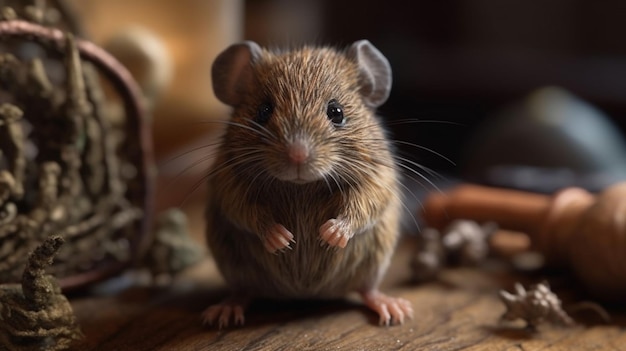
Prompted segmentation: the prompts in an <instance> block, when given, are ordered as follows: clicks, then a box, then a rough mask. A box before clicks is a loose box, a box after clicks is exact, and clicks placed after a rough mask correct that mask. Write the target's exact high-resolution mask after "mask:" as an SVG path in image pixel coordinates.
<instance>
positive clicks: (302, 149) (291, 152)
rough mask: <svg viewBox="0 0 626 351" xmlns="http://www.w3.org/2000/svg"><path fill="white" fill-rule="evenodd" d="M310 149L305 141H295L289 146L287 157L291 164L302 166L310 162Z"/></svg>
mask: <svg viewBox="0 0 626 351" xmlns="http://www.w3.org/2000/svg"><path fill="white" fill-rule="evenodd" d="M310 153H311V151H310V147H309V145H308V143H306V142H304V141H303V140H294V141H293V142H291V143H289V145H287V157H288V159H289V162H291V163H292V164H295V165H301V164H304V163H306V162H307V161H308V160H309V156H310Z"/></svg>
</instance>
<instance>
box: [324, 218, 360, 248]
mask: <svg viewBox="0 0 626 351" xmlns="http://www.w3.org/2000/svg"><path fill="white" fill-rule="evenodd" d="M351 237H352V232H351V231H350V230H349V228H348V225H347V223H346V222H345V221H343V220H340V219H334V218H333V219H329V220H328V221H326V223H324V224H322V226H321V227H320V240H321V241H322V243H326V244H328V245H329V246H331V247H339V248H345V247H346V246H347V245H348V240H350V238H351Z"/></svg>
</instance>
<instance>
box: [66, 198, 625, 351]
mask: <svg viewBox="0 0 626 351" xmlns="http://www.w3.org/2000/svg"><path fill="white" fill-rule="evenodd" d="M191 209H192V211H191V212H192V213H191V220H192V226H191V227H192V228H193V230H194V231H200V232H201V230H202V229H201V227H202V225H201V218H200V217H201V216H200V215H199V213H201V210H199V209H198V208H196V207H194V206H191ZM414 246H415V243H414V240H412V239H411V238H410V237H407V238H405V239H404V240H403V242H402V243H401V245H400V246H399V249H398V252H397V254H396V255H395V257H394V260H393V263H392V266H391V268H390V271H389V273H388V275H387V277H386V279H385V282H384V284H383V289H384V290H385V291H386V292H388V293H391V294H394V295H397V296H402V297H404V298H406V299H408V300H410V301H411V302H412V303H413V305H414V308H415V317H414V319H413V320H410V321H408V322H407V323H405V324H404V325H401V326H393V327H380V326H378V325H377V324H376V323H377V316H376V315H375V314H374V313H372V312H371V311H369V310H367V309H366V308H364V307H363V306H362V305H361V303H360V301H359V300H358V298H357V297H356V296H348V297H347V298H346V299H343V300H333V301H295V302H293V301H292V302H284V301H282V302H281V301H257V302H256V303H254V304H253V305H252V306H251V308H250V310H249V311H248V313H247V315H246V325H245V326H243V327H236V328H228V329H225V330H221V331H220V330H216V329H211V328H208V327H205V326H203V325H202V323H201V320H200V312H201V311H202V310H203V309H204V308H205V307H207V306H208V305H209V304H211V303H215V302H217V301H219V300H220V299H221V298H223V297H224V296H226V294H227V291H226V288H225V285H224V283H223V281H222V279H221V278H220V276H219V274H218V272H217V270H216V267H215V265H214V263H213V262H212V260H211V259H210V258H207V259H206V260H204V261H203V262H201V263H199V264H198V265H196V266H193V267H191V268H190V269H188V270H187V271H185V272H184V273H183V274H181V275H180V276H178V277H177V278H176V279H175V280H174V281H173V282H172V283H171V284H169V285H165V286H153V285H150V284H148V283H141V281H142V279H140V278H141V275H137V274H129V275H126V276H124V277H121V278H119V279H117V280H114V281H112V282H108V283H107V284H104V285H103V286H100V287H97V288H96V289H94V290H93V291H89V292H85V293H82V294H77V295H73V296H71V301H72V305H73V307H74V309H75V312H76V314H77V316H78V319H79V322H80V324H81V326H82V328H83V331H84V333H85V335H86V338H85V339H84V340H83V341H82V342H79V343H77V344H76V345H75V346H74V347H73V350H85V351H87V350H100V351H112V350H133V351H143V350H146V351H147V350H626V330H625V328H624V326H625V325H626V314H625V313H624V311H620V310H618V309H617V308H613V309H609V312H610V314H611V316H612V321H611V322H610V323H608V324H607V323H603V322H602V321H601V320H600V319H599V318H598V317H597V316H596V315H594V314H593V313H589V312H584V311H581V312H578V313H574V314H573V317H574V319H576V320H577V321H579V322H580V325H579V326H575V327H572V328H561V327H554V326H549V325H543V326H541V327H540V328H539V330H538V331H537V332H535V333H532V332H529V331H527V330H525V329H524V328H523V324H522V323H512V324H501V323H500V322H499V318H500V315H501V314H502V313H503V312H504V306H503V305H502V304H501V303H500V301H499V299H498V297H497V291H498V290H499V289H501V288H504V289H507V290H509V291H512V287H513V284H514V282H515V281H521V282H523V283H525V284H526V283H531V282H536V281H538V280H540V279H543V278H544V277H545V276H543V275H537V274H535V275H528V274H526V275H519V274H515V273H513V272H511V271H510V270H509V269H508V268H507V267H506V266H504V265H502V264H498V263H493V262H491V263H489V264H486V265H485V266H484V267H480V268H451V269H447V270H446V271H444V272H443V273H442V274H441V277H440V278H439V279H438V280H437V281H435V282H431V283H426V284H420V285H415V284H410V283H409V277H410V271H409V263H408V262H409V258H410V255H411V253H412V251H413V248H414ZM548 278H550V282H551V284H552V286H553V288H554V290H555V291H556V292H557V293H558V294H559V295H560V296H561V297H562V299H563V300H564V304H565V306H566V307H567V306H568V305H574V304H575V303H576V302H577V301H580V300H581V299H585V298H586V297H585V296H584V295H583V294H581V293H580V292H579V291H577V285H576V283H575V282H572V281H571V280H569V279H568V278H567V277H559V276H556V275H551V276H548ZM138 282H139V283H138Z"/></svg>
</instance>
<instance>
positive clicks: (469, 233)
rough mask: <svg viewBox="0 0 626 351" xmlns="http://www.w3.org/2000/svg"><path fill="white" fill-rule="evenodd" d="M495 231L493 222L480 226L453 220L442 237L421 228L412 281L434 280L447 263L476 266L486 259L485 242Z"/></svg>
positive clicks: (432, 229)
mask: <svg viewBox="0 0 626 351" xmlns="http://www.w3.org/2000/svg"><path fill="white" fill-rule="evenodd" d="M497 229H498V227H497V225H496V224H495V223H493V222H487V223H485V224H483V225H480V224H478V223H477V222H475V221H471V220H455V221H453V222H452V223H450V225H448V226H447V227H446V228H445V229H444V230H443V232H442V233H440V232H439V231H438V230H437V229H435V228H425V229H424V230H422V232H421V235H420V240H421V242H420V245H419V248H418V250H417V252H416V254H415V256H414V257H413V259H412V260H411V268H412V271H413V280H414V281H416V282H423V281H427V280H431V279H434V278H435V277H436V276H437V274H438V273H439V271H440V270H441V269H442V268H444V267H445V266H446V265H447V264H449V263H454V264H461V265H476V264H478V263H480V262H481V261H483V260H484V259H485V258H486V257H487V256H488V255H489V238H490V237H491V235H492V234H493V233H495V231H496V230H497Z"/></svg>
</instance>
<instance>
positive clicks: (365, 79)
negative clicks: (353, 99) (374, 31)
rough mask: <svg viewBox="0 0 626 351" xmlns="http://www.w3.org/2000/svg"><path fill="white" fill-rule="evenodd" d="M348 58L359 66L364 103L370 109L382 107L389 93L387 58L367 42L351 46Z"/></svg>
mask: <svg viewBox="0 0 626 351" xmlns="http://www.w3.org/2000/svg"><path fill="white" fill-rule="evenodd" d="M348 56H349V57H351V58H352V59H353V60H355V61H356V62H357V63H358V64H359V71H360V75H361V77H360V79H361V94H362V95H363V98H364V99H365V103H366V104H367V105H369V106H371V107H378V106H380V105H382V104H383V103H384V102H385V101H387V98H388V97H389V92H390V91H391V66H390V65H389V61H387V58H385V56H384V55H383V54H382V53H381V52H380V51H378V49H376V47H374V45H372V43H370V42H369V41H368V40H359V41H357V42H355V43H354V44H352V46H351V47H350V49H349V50H348Z"/></svg>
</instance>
